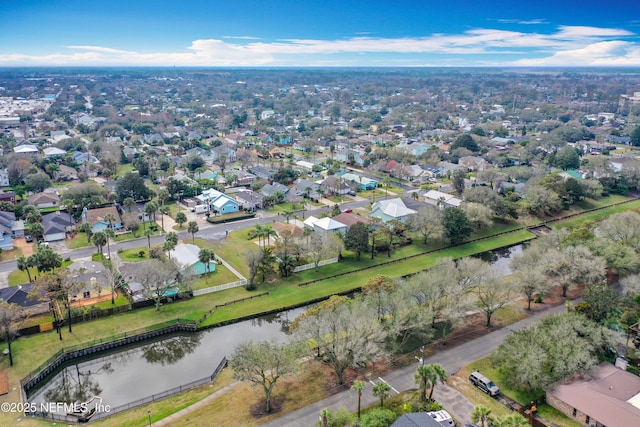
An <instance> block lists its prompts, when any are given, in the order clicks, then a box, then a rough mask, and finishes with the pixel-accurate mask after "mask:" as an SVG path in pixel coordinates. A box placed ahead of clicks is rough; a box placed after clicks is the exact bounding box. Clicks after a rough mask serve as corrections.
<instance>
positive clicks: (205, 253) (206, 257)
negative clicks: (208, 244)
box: [198, 248, 215, 283]
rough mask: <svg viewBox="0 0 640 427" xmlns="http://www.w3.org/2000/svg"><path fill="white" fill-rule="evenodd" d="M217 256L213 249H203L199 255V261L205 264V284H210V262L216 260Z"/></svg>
mask: <svg viewBox="0 0 640 427" xmlns="http://www.w3.org/2000/svg"><path fill="white" fill-rule="evenodd" d="M214 257H215V254H214V253H213V251H212V250H211V249H207V248H203V249H200V253H199V254H198V261H200V262H201V263H203V264H204V269H205V272H206V274H207V275H206V276H204V281H205V283H209V268H210V267H209V266H210V262H211V261H212V260H213V259H214Z"/></svg>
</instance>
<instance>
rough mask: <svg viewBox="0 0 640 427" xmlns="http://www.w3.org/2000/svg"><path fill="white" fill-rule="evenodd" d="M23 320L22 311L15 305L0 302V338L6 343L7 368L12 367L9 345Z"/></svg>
mask: <svg viewBox="0 0 640 427" xmlns="http://www.w3.org/2000/svg"><path fill="white" fill-rule="evenodd" d="M23 320H24V315H23V313H22V309H21V308H20V306H19V305H17V304H10V303H8V302H6V301H0V337H2V338H3V339H4V340H5V341H6V343H7V350H8V351H9V366H13V351H12V350H11V343H12V342H13V340H14V339H15V337H16V333H17V330H18V325H19V324H20V323H21V322H22V321H23Z"/></svg>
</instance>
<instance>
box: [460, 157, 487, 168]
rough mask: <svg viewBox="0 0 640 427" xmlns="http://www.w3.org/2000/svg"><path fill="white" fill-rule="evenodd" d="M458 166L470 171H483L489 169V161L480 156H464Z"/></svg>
mask: <svg viewBox="0 0 640 427" xmlns="http://www.w3.org/2000/svg"><path fill="white" fill-rule="evenodd" d="M458 165H460V166H461V167H463V168H464V169H466V170H468V171H483V170H485V168H486V167H487V161H486V160H485V159H483V158H482V157H478V156H464V157H460V159H459V160H458Z"/></svg>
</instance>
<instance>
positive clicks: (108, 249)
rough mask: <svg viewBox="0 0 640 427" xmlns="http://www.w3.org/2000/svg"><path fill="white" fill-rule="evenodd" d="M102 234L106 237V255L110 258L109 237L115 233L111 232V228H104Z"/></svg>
mask: <svg viewBox="0 0 640 427" xmlns="http://www.w3.org/2000/svg"><path fill="white" fill-rule="evenodd" d="M103 233H104V235H105V236H106V238H107V256H108V257H109V259H111V243H110V241H111V238H112V237H115V234H113V230H111V229H106V230H104V231H103Z"/></svg>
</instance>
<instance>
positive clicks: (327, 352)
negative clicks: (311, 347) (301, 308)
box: [292, 296, 386, 385]
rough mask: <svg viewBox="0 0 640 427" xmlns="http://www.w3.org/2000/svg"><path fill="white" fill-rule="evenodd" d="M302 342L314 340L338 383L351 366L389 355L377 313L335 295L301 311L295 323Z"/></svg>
mask: <svg viewBox="0 0 640 427" xmlns="http://www.w3.org/2000/svg"><path fill="white" fill-rule="evenodd" d="M292 328H293V330H294V334H295V336H296V337H297V338H298V339H300V340H301V341H302V342H305V343H309V342H312V341H313V342H315V344H316V345H317V351H318V354H320V355H321V357H322V359H323V360H324V361H325V362H326V363H327V364H329V365H330V366H331V368H332V369H333V370H334V372H335V374H336V377H337V380H336V382H337V384H339V385H342V384H343V383H344V374H345V372H346V370H347V369H349V368H354V369H355V368H361V367H363V366H365V364H367V363H368V362H371V361H373V360H376V359H379V358H382V357H384V356H386V351H385V349H384V344H383V343H384V337H385V333H384V330H383V329H382V326H381V325H380V323H379V322H378V321H377V319H376V314H375V313H374V312H373V311H372V310H371V309H369V308H368V307H367V306H366V305H365V304H361V303H359V302H357V301H351V300H349V299H348V298H346V297H337V296H333V297H331V298H330V299H329V300H327V301H324V302H322V303H320V304H318V306H317V307H314V308H312V309H310V310H309V311H308V312H307V313H305V314H303V315H301V316H300V317H299V319H296V320H295V321H294V324H292Z"/></svg>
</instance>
